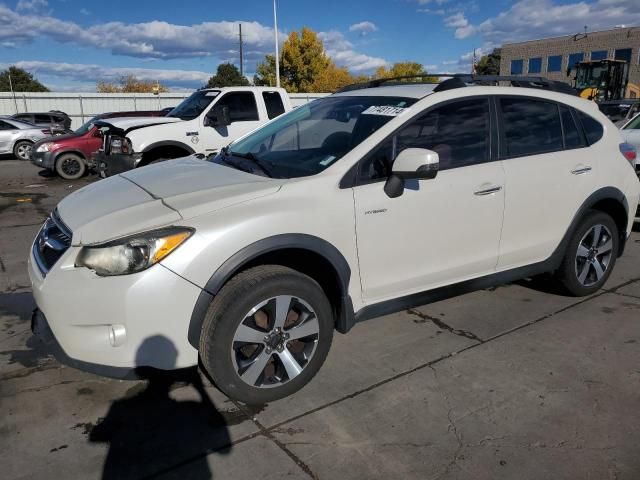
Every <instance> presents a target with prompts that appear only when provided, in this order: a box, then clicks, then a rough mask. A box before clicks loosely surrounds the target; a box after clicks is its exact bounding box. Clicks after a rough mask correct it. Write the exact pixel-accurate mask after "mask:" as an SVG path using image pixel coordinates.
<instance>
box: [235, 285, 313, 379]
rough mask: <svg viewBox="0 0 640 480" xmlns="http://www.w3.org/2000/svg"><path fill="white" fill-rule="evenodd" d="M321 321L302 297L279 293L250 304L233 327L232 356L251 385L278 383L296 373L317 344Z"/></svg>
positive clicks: (300, 370) (307, 361) (239, 372)
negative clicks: (235, 326)
mask: <svg viewBox="0 0 640 480" xmlns="http://www.w3.org/2000/svg"><path fill="white" fill-rule="evenodd" d="M319 333H320V324H319V322H318V318H317V316H316V313H315V311H314V310H313V308H311V306H310V305H309V304H308V303H307V302H305V301H304V300H303V299H301V298H297V297H293V296H289V295H279V296H277V297H272V298H270V299H268V300H265V301H263V302H261V303H260V304H258V305H256V306H255V307H253V308H252V309H251V310H250V311H249V312H248V313H247V314H246V315H245V317H244V319H243V320H242V321H241V322H240V324H239V325H238V327H237V328H236V331H235V334H234V336H233V340H232V345H231V356H232V359H233V365H234V367H235V371H236V373H237V375H238V376H239V377H240V379H241V380H242V381H243V382H245V383H246V384H248V385H250V386H252V387H259V388H270V387H278V386H280V385H282V384H284V383H286V382H288V381H290V380H292V379H294V378H295V377H297V376H298V375H299V374H300V373H301V372H302V371H303V370H304V368H305V367H306V366H307V365H308V364H309V361H310V360H311V358H312V357H313V354H314V353H315V351H316V347H317V344H318V338H319Z"/></svg>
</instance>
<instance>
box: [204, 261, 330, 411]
mask: <svg viewBox="0 0 640 480" xmlns="http://www.w3.org/2000/svg"><path fill="white" fill-rule="evenodd" d="M279 296H292V297H294V298H299V299H303V300H304V302H306V303H307V304H308V305H309V306H310V307H311V308H312V310H313V311H314V312H315V318H316V319H317V323H318V326H319V331H318V333H317V341H315V342H312V343H313V344H314V345H315V350H314V351H313V353H312V355H311V356H310V359H309V360H308V362H307V363H306V364H305V365H304V367H302V370H301V371H300V373H299V374H297V376H294V377H293V378H291V379H288V380H285V382H284V383H279V384H276V386H269V387H265V386H252V385H250V384H249V383H247V382H245V380H243V379H242V378H241V377H240V373H239V372H240V370H236V363H235V362H236V360H235V358H236V355H237V351H236V350H234V346H236V345H237V343H234V335H235V334H236V331H237V329H238V327H239V326H240V324H241V323H242V322H246V320H247V319H250V318H253V317H250V316H248V312H250V310H252V309H253V308H254V307H256V306H258V305H260V303H261V302H264V301H265V300H268V299H272V298H274V297H279ZM287 311H288V312H289V313H290V312H291V311H293V310H287ZM289 313H288V314H287V318H289V316H288V315H289ZM298 318H300V317H298ZM269 322H271V320H269ZM270 325H271V323H270ZM269 328H270V327H269ZM269 328H267V329H266V330H265V331H264V333H265V334H266V333H267V330H268V329H269ZM333 328H334V318H333V314H332V309H331V305H330V304H329V301H328V299H327V297H326V295H325V294H324V291H323V290H322V288H321V287H320V285H318V283H317V282H316V281H315V280H313V279H312V278H310V277H308V276H306V275H303V274H302V273H300V272H297V271H296V270H292V269H290V268H287V267H282V266H279V265H264V266H259V267H255V268H251V269H249V270H246V271H244V272H241V273H239V274H238V275H236V276H235V277H233V278H232V279H231V280H230V281H229V282H228V283H227V284H226V285H225V286H224V287H223V288H222V290H220V292H219V293H218V294H217V295H216V296H215V298H214V300H213V301H212V302H211V305H210V306H209V309H208V310H207V313H206V316H205V319H204V323H203V327H202V333H201V336H200V349H199V350H200V357H201V361H202V366H203V367H204V368H205V370H206V371H207V373H208V374H209V375H210V377H211V379H212V380H213V382H214V383H215V385H216V386H217V387H218V388H219V389H220V390H222V391H223V392H224V393H225V394H227V395H228V396H229V397H231V398H233V399H236V400H239V401H241V402H243V403H246V404H249V405H261V404H264V403H267V402H271V401H274V400H277V399H280V398H283V397H286V396H288V395H291V394H292V393H294V392H296V391H298V390H299V389H301V388H302V387H303V386H304V385H305V384H306V383H308V382H309V381H310V380H311V379H312V378H313V376H314V375H315V374H316V373H317V372H318V370H319V369H320V367H321V366H322V364H323V363H324V361H325V359H326V357H327V354H328V353H329V349H330V347H331V341H332V338H333ZM289 331H293V329H291V330H289ZM261 333H262V332H261ZM287 338H288V337H287ZM285 341H286V340H285ZM287 345H289V342H287ZM260 349H263V350H262V353H265V350H266V353H270V350H268V348H267V347H266V346H264V345H262V346H259V347H257V348H256V351H255V352H259V351H260ZM287 351H289V350H288V347H287ZM256 354H257V353H254V355H256ZM269 356H270V357H271V358H272V360H271V361H272V362H273V365H276V363H278V362H279V360H278V359H279V358H280V357H279V354H278V353H277V352H276V351H275V350H274V352H273V353H270V355H269ZM255 358H257V356H256V357H255ZM278 365H280V364H279V363H278ZM245 371H246V370H245ZM266 371H267V370H266V369H265V370H263V371H262V373H261V377H260V378H262V379H263V381H264V379H265V378H266V377H265V375H266ZM243 373H244V372H243ZM258 381H259V380H258ZM258 381H256V382H254V384H253V385H255V384H256V383H258Z"/></svg>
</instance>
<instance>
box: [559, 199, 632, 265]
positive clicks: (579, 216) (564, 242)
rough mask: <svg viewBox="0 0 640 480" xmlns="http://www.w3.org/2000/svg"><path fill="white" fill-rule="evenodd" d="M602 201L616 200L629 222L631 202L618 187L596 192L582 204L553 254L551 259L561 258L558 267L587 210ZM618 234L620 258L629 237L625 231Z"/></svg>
mask: <svg viewBox="0 0 640 480" xmlns="http://www.w3.org/2000/svg"><path fill="white" fill-rule="evenodd" d="M602 200H615V201H617V202H618V203H620V205H622V207H623V208H624V211H625V213H626V215H627V220H628V219H629V202H627V197H626V196H625V194H624V193H623V192H622V191H621V190H620V189H618V188H616V187H603V188H600V189H598V190H596V191H595V192H593V193H592V194H591V195H589V196H588V197H587V199H586V200H585V201H584V202H583V203H582V205H581V206H580V208H579V209H578V211H577V212H576V214H575V215H574V217H573V220H572V221H571V225H570V226H569V228H568V229H567V232H566V233H565V235H564V237H562V241H561V242H560V244H559V245H558V247H557V248H556V250H555V251H554V252H553V255H552V256H551V258H555V259H558V258H559V261H558V265H559V264H560V261H561V260H562V257H563V256H564V252H565V250H566V247H567V243H568V242H569V239H570V238H571V235H572V234H573V232H574V231H575V229H576V228H577V227H578V223H579V222H580V221H581V220H582V218H583V217H584V216H585V214H586V213H587V210H589V209H591V208H592V207H593V206H594V205H595V204H596V203H598V202H601V201H602ZM618 233H619V234H620V252H619V253H618V256H619V257H620V256H621V255H622V254H623V252H624V247H625V243H626V240H627V236H626V232H625V231H624V230H622V231H620V232H618Z"/></svg>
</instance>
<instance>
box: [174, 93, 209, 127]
mask: <svg viewBox="0 0 640 480" xmlns="http://www.w3.org/2000/svg"><path fill="white" fill-rule="evenodd" d="M219 94H220V91H219V90H200V91H198V92H194V93H192V94H191V95H189V96H188V97H187V98H185V99H184V100H183V101H182V103H181V104H180V105H178V106H177V107H176V108H174V109H173V110H171V111H170V112H169V113H167V117H175V118H181V119H182V120H193V119H194V118H196V117H199V116H200V114H201V113H202V112H203V111H204V109H205V108H207V107H208V106H209V104H210V103H211V102H212V101H213V99H214V98H216V97H217V96H218V95H219Z"/></svg>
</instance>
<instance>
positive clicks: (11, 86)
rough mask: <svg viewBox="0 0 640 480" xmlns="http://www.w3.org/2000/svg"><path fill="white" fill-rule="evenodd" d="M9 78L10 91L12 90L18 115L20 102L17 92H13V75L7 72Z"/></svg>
mask: <svg viewBox="0 0 640 480" xmlns="http://www.w3.org/2000/svg"><path fill="white" fill-rule="evenodd" d="M7 76H8V77H9V90H11V95H12V96H13V104H14V105H15V107H16V113H18V101H17V100H16V92H14V91H13V83H11V74H10V73H9V72H7Z"/></svg>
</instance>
